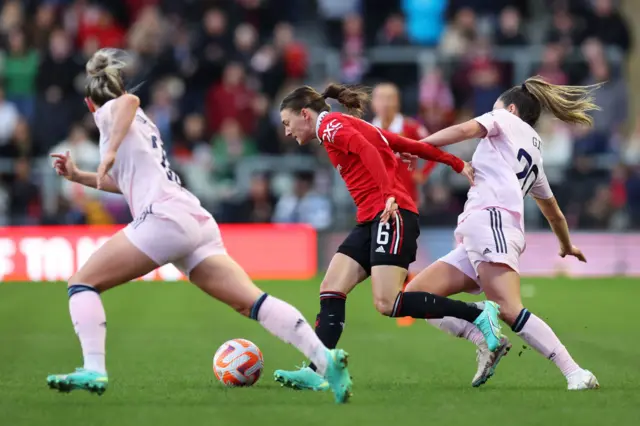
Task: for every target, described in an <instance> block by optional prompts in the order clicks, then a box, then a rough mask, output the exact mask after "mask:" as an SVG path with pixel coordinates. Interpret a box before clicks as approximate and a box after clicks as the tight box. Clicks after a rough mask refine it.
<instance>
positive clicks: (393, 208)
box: [380, 197, 398, 223]
mask: <svg viewBox="0 0 640 426" xmlns="http://www.w3.org/2000/svg"><path fill="white" fill-rule="evenodd" d="M397 211H398V204H396V198H395V197H389V198H387V203H386V204H385V206H384V210H383V211H382V215H380V222H382V223H387V222H388V221H389V219H391V216H392V215H393V214H394V213H395V212H397Z"/></svg>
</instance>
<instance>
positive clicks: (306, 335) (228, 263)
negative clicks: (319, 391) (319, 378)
mask: <svg viewBox="0 0 640 426" xmlns="http://www.w3.org/2000/svg"><path fill="white" fill-rule="evenodd" d="M189 278H190V280H191V281H192V282H193V283H194V284H196V285H197V286H198V287H199V288H200V289H202V290H203V291H204V292H206V293H207V294H209V295H211V296H212V297H214V298H216V299H218V300H220V301H222V302H224V303H226V304H227V305H229V306H231V307H233V308H234V309H235V310H236V311H238V312H239V313H240V314H242V315H244V316H248V317H250V318H251V319H254V320H256V321H258V322H259V323H260V324H261V325H262V326H263V327H264V328H266V329H267V330H268V331H269V332H271V333H272V334H273V335H275V336H277V337H278V338H280V339H281V340H283V341H284V342H286V343H290V344H292V345H293V346H295V347H296V348H298V350H300V351H301V352H302V353H303V354H304V355H305V356H307V357H308V358H309V359H311V361H312V362H313V363H314V364H315V365H316V366H317V368H318V373H320V374H322V375H323V376H324V377H325V378H326V380H327V381H328V385H329V386H330V387H331V389H332V390H333V392H334V394H335V397H336V401H337V402H340V403H342V402H346V400H347V399H348V397H349V395H350V392H351V378H350V376H349V373H348V371H347V369H346V354H345V353H344V352H343V351H341V350H329V349H328V348H327V347H326V346H325V345H324V344H323V343H322V342H321V341H320V339H319V338H318V336H317V335H316V333H314V331H313V329H312V328H311V326H310V325H309V323H308V322H307V321H306V320H305V318H304V316H303V315H302V314H301V313H300V312H299V311H298V310H297V309H296V308H294V307H293V306H291V305H290V304H288V303H286V302H284V301H282V300H280V299H277V298H275V297H273V296H269V295H268V294H266V293H264V292H262V291H261V290H260V289H259V288H258V287H257V286H256V285H255V284H254V283H253V282H252V281H251V279H250V278H249V276H248V275H247V273H246V272H245V271H244V270H243V269H242V268H241V267H240V266H239V265H238V264H237V263H236V262H235V261H234V260H233V259H232V258H231V257H229V256H228V255H226V254H219V255H212V256H209V257H207V258H206V259H205V260H203V261H202V262H200V263H199V264H198V265H197V266H196V267H195V268H193V270H192V271H191V272H190V274H189ZM314 374H315V373H314Z"/></svg>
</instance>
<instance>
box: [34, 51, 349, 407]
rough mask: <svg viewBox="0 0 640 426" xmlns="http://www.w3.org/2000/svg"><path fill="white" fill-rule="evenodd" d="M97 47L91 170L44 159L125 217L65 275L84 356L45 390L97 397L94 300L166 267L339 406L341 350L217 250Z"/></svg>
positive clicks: (154, 132) (154, 134)
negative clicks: (259, 329) (271, 345)
mask: <svg viewBox="0 0 640 426" xmlns="http://www.w3.org/2000/svg"><path fill="white" fill-rule="evenodd" d="M120 53H121V52H118V51H117V50H114V49H102V50H99V51H98V52H96V53H95V54H94V55H93V57H92V58H91V59H90V60H89V62H87V65H86V69H87V75H88V78H87V84H86V95H87V97H86V99H85V101H86V103H87V106H88V107H89V110H90V111H91V112H92V113H93V114H94V118H95V121H96V125H97V126H98V129H99V131H100V135H101V138H100V140H101V143H100V157H101V162H100V165H99V166H98V172H97V173H92V172H84V171H81V170H79V169H77V168H76V166H75V164H74V162H73V160H72V159H71V158H70V157H69V153H68V152H67V154H66V155H65V154H53V157H54V158H55V162H54V167H55V169H56V170H57V172H58V174H59V175H61V176H64V177H65V178H67V179H68V180H71V181H73V182H76V183H80V184H82V185H86V186H90V187H94V188H97V189H101V190H104V191H108V192H113V193H121V194H122V195H124V197H125V199H126V200H127V203H128V205H129V207H130V209H131V215H132V216H133V217H134V220H133V221H132V222H131V223H130V224H129V225H128V226H127V227H126V228H124V229H123V230H121V231H119V232H118V233H116V234H115V235H114V236H113V237H111V239H109V240H108V241H107V242H106V243H105V244H104V245H102V246H101V247H100V248H99V249H98V250H97V251H96V252H95V253H94V254H92V255H91V257H90V258H89V260H88V261H87V262H86V263H85V264H84V265H83V266H82V267H81V268H80V270H79V271H78V272H77V273H76V274H74V275H73V276H72V277H71V278H70V279H69V286H68V294H69V311H70V313H71V321H72V323H73V326H74V328H75V331H76V334H77V335H78V337H79V339H80V344H81V346H82V353H83V356H84V366H83V368H79V369H76V371H75V372H73V373H69V374H56V375H51V376H49V377H47V384H48V385H49V387H50V388H52V389H57V390H59V391H61V392H70V391H72V390H74V389H82V390H86V391H89V392H91V393H97V394H102V393H104V392H105V391H106V389H107V385H108V380H109V379H108V376H107V369H106V363H105V356H106V349H105V340H106V333H107V330H106V327H107V322H106V314H105V311H104V307H103V305H102V299H101V297H100V294H101V293H103V292H105V291H107V290H109V289H111V288H113V287H116V286H118V285H121V284H124V283H126V282H129V281H131V280H133V279H135V278H138V277H141V276H143V275H146V274H148V273H149V272H151V271H153V270H155V269H157V268H158V267H160V266H162V265H165V264H167V263H174V264H175V265H176V266H177V267H178V268H179V269H181V270H182V271H183V272H184V274H185V275H186V276H187V277H189V280H190V281H191V282H193V283H194V284H195V285H197V286H198V287H199V288H200V289H202V290H203V291H204V292H205V293H207V294H209V295H210V296H212V297H214V298H216V299H218V300H220V301H222V302H224V303H226V304H227V305H229V306H231V307H233V308H234V309H235V310H236V311H238V312H239V313H241V314H243V315H245V316H247V317H250V318H251V319H254V320H256V321H258V322H260V324H261V325H262V326H263V327H264V328H266V329H267V330H269V331H270V332H271V333H273V334H274V335H275V336H277V337H279V338H280V339H282V340H284V341H286V342H288V343H291V344H293V345H294V346H295V347H297V348H298V349H299V350H301V351H302V352H303V353H304V354H305V355H306V356H309V357H311V358H312V359H313V360H314V362H315V363H316V365H317V366H318V370H319V371H321V374H323V375H324V376H325V377H326V379H327V385H328V387H330V388H331V390H332V391H333V392H334V394H335V399H336V402H339V403H343V402H346V400H347V399H348V397H349V395H350V391H351V378H350V377H349V373H348V372H347V369H346V353H345V352H344V351H342V350H328V349H327V348H326V347H325V346H324V345H323V344H322V343H321V342H320V339H319V338H318V337H317V335H316V334H315V333H314V332H313V330H312V329H311V327H310V326H309V324H308V323H307V322H306V321H305V319H304V317H303V316H302V314H301V313H300V312H299V311H298V310H297V309H295V308H294V307H293V306H291V305H289V304H288V303H286V302H283V301H281V300H279V299H277V298H275V297H272V296H269V295H268V294H267V293H264V292H263V291H261V290H260V289H259V288H258V287H256V286H255V284H254V283H253V282H252V281H251V279H250V278H249V276H248V275H247V274H246V272H245V271H244V270H243V269H242V268H241V267H240V266H239V265H238V264H237V263H236V262H235V261H234V260H233V259H232V258H231V257H230V256H229V255H228V254H227V252H226V249H225V247H224V244H223V241H222V237H221V235H220V229H219V228H218V224H217V223H216V221H215V220H214V218H213V216H211V214H209V213H208V212H207V211H206V210H204V209H203V208H202V206H201V205H200V201H199V200H198V199H197V198H196V197H195V196H193V195H192V194H191V193H190V192H189V191H187V190H186V189H184V188H183V187H182V185H181V182H180V178H179V177H178V176H177V175H176V173H175V172H174V171H173V170H172V169H171V168H170V164H169V162H168V161H167V158H166V153H165V151H164V147H163V144H162V140H161V138H160V137H159V131H158V128H157V127H156V125H155V124H154V123H153V122H152V121H151V120H150V119H149V118H148V117H147V115H146V114H145V113H144V112H143V111H142V109H141V108H140V100H139V99H138V97H137V96H134V95H131V94H128V93H127V92H126V90H125V86H124V80H123V77H122V76H123V73H122V70H123V69H124V68H125V65H126V64H125V62H124V61H122V60H121V59H119V58H118V55H119V54H120Z"/></svg>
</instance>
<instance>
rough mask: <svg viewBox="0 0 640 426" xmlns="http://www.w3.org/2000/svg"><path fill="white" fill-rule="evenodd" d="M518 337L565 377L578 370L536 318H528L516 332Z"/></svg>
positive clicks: (567, 353) (566, 353) (558, 340)
mask: <svg viewBox="0 0 640 426" xmlns="http://www.w3.org/2000/svg"><path fill="white" fill-rule="evenodd" d="M518 336H520V337H521V338H522V339H523V340H524V341H525V342H527V343H528V344H529V345H530V346H531V347H532V348H534V349H535V350H536V351H538V352H539V353H540V354H542V356H544V357H545V358H547V359H550V360H551V361H553V363H554V364H555V365H556V366H557V367H558V368H559V369H560V371H561V372H562V374H564V376H565V377H566V376H568V375H569V374H571V373H573V372H575V371H577V370H579V369H580V366H579V365H578V364H576V362H575V361H574V360H573V358H571V355H569V352H568V351H567V348H565V347H564V345H563V344H562V342H560V339H558V336H556V334H555V333H554V332H553V330H552V329H551V327H549V326H548V325H547V323H545V322H544V321H542V320H541V319H540V318H538V317H537V316H535V315H533V314H531V315H530V316H529V318H528V320H526V322H525V324H524V326H522V329H521V330H520V331H518Z"/></svg>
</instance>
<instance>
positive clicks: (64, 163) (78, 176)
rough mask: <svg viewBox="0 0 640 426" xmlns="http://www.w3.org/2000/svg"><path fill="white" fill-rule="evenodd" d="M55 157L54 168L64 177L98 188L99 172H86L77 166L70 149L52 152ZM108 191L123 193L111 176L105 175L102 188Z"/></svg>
mask: <svg viewBox="0 0 640 426" xmlns="http://www.w3.org/2000/svg"><path fill="white" fill-rule="evenodd" d="M51 157H52V158H53V159H54V162H53V168H54V169H55V170H56V173H58V175H60V176H62V177H64V178H65V179H67V180H68V181H71V182H75V183H79V184H80V185H84V186H88V187H90V188H97V181H98V179H97V176H98V175H97V173H93V172H85V171H82V170H80V169H78V167H77V166H76V164H75V162H74V161H73V159H72V158H71V155H69V151H67V152H66V153H65V154H51ZM100 189H101V190H103V191H106V192H113V193H114V194H121V192H120V188H118V186H117V185H116V184H115V182H114V181H113V179H112V178H111V176H109V175H107V176H105V179H104V182H103V184H102V187H101V188H100Z"/></svg>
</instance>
